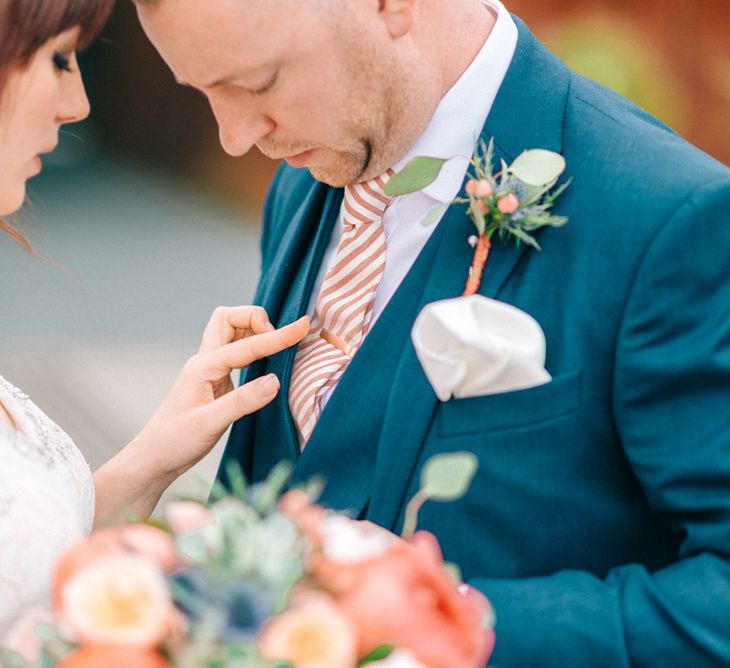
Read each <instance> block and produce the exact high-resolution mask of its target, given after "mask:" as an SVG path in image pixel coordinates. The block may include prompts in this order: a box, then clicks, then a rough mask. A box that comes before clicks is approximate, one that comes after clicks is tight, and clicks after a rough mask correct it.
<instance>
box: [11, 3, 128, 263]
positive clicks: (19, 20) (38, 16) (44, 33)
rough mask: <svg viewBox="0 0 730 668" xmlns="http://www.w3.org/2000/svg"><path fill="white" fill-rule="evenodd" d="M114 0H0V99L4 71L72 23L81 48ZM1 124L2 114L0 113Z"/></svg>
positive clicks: (15, 236)
mask: <svg viewBox="0 0 730 668" xmlns="http://www.w3.org/2000/svg"><path fill="white" fill-rule="evenodd" d="M113 5H114V0H0V102H1V101H2V97H3V90H4V88H5V81H6V79H7V75H8V72H10V71H12V70H14V69H16V68H20V69H22V68H23V67H24V66H26V65H27V64H28V63H29V62H30V61H31V59H32V58H33V55H34V54H35V52H36V51H37V50H38V49H39V48H40V47H41V46H43V45H44V44H45V43H46V42H47V41H48V40H49V39H51V38H52V37H55V36H56V35H58V34H60V33H62V32H64V31H66V30H70V29H71V28H74V27H76V26H79V27H80V28H81V33H80V37H79V43H78V48H79V49H83V48H84V47H86V46H87V45H88V44H89V42H91V40H92V39H93V38H94V37H95V36H96V34H97V33H98V32H99V31H100V30H101V28H102V27H103V26H104V23H106V20H107V18H108V17H109V14H110V12H111V10H112V7H113ZM0 124H2V116H0ZM0 232H4V233H5V234H7V235H8V236H10V237H11V238H12V239H13V240H14V241H16V242H17V243H19V244H20V245H21V246H23V247H24V248H25V249H26V250H31V246H30V242H29V241H28V240H27V239H26V238H25V237H24V236H23V235H22V234H21V233H20V232H18V231H17V230H16V229H15V228H14V227H12V226H11V225H9V224H8V223H6V222H4V221H3V220H0Z"/></svg>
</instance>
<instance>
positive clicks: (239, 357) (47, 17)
mask: <svg viewBox="0 0 730 668" xmlns="http://www.w3.org/2000/svg"><path fill="white" fill-rule="evenodd" d="M112 3H113V0H0V237H2V236H5V235H7V236H9V237H10V238H12V239H14V240H15V241H16V242H18V243H19V244H20V245H21V246H24V247H25V248H26V249H27V250H30V244H29V242H28V241H27V239H26V238H25V237H23V236H22V235H21V234H20V233H19V232H18V231H17V230H16V229H15V228H13V227H12V226H11V225H10V224H9V223H7V222H6V220H3V218H2V217H5V219H7V216H9V215H11V214H12V213H14V212H15V211H17V210H18V209H19V208H20V207H21V206H22V204H23V201H24V199H25V185H26V181H27V180H28V179H29V178H30V177H32V176H34V175H36V174H38V173H39V172H40V171H41V168H42V163H41V157H40V156H41V155H42V154H44V153H48V152H50V151H52V150H53V149H54V147H55V146H56V143H57V139H58V131H59V128H60V127H61V126H62V125H64V124H66V123H73V122H76V121H79V120H81V119H83V118H85V117H86V116H87V115H88V113H89V103H88V100H87V98H86V93H85V91H84V87H83V83H82V81H81V75H80V73H79V71H78V65H77V62H76V57H75V51H76V49H78V48H82V47H84V46H85V45H86V44H87V43H88V42H89V41H90V40H91V38H92V37H93V36H94V35H95V34H96V32H97V31H98V30H99V29H100V28H101V26H102V25H103V23H104V22H105V20H106V18H107V16H108V14H109V12H110V9H111V5H112ZM2 232H4V233H5V234H4V235H3V234H1V233H2ZM1 289H2V290H12V289H13V288H12V284H7V283H5V284H3V286H2V288H1ZM307 331H308V323H307V321H306V319H303V320H300V321H298V322H296V323H293V324H291V325H289V326H287V327H283V328H281V329H279V330H275V329H274V327H273V326H272V325H271V324H270V323H269V321H268V317H267V315H266V313H265V312H264V311H263V309H260V308H256V307H239V308H219V309H217V310H216V311H215V312H214V314H213V317H212V318H211V320H210V322H209V323H208V326H207V327H206V329H205V331H204V334H203V339H202V343H201V346H200V350H199V352H198V353H197V354H196V355H195V356H194V357H192V358H191V359H190V360H189V361H188V362H187V364H186V365H185V367H184V368H183V370H182V372H181V373H180V375H179V377H178V379H177V380H176V382H175V384H174V385H173V387H172V389H171V391H170V393H169V395H168V396H167V398H166V399H165V400H164V402H163V403H162V405H161V406H160V407H159V409H158V410H157V412H156V413H155V414H154V416H153V417H152V419H151V420H150V422H149V423H148V424H147V425H146V426H145V427H144V429H143V430H142V432H141V433H140V434H139V435H138V436H137V437H136V438H135V439H134V440H133V441H132V442H131V443H129V444H128V445H127V446H126V447H124V448H123V449H122V450H121V451H120V452H119V454H117V455H116V456H115V457H114V458H113V459H111V460H110V461H109V462H107V463H106V464H105V465H104V466H102V467H101V468H100V469H99V470H98V471H97V472H96V473H95V474H94V475H93V477H92V474H91V472H90V470H89V467H88V465H87V464H86V462H85V461H84V459H83V457H82V455H81V453H80V452H79V451H78V450H77V449H76V447H75V446H74V445H73V443H72V442H71V440H70V439H69V437H68V436H66V435H65V434H64V433H63V431H61V429H60V428H59V427H57V426H56V425H55V424H53V423H52V422H51V420H50V419H49V418H48V417H46V416H45V415H44V414H43V413H42V412H41V410H40V409H38V408H37V407H36V406H35V404H33V403H32V401H31V400H30V399H29V398H28V397H27V396H26V395H25V394H23V392H22V391H21V390H19V389H17V388H15V387H13V386H12V385H11V384H10V383H8V382H7V381H6V380H5V379H4V378H3V377H2V376H0V645H2V640H3V638H4V637H5V636H6V634H7V633H8V632H9V630H10V628H11V627H12V625H13V622H14V621H15V620H16V619H17V617H18V616H19V615H20V614H21V612H22V611H23V610H24V609H26V608H28V607H29V606H31V605H34V604H36V603H43V602H44V601H45V600H46V599H47V597H48V592H49V588H50V580H51V575H52V570H53V565H54V563H55V562H56V560H57V559H58V557H59V556H60V554H61V553H62V552H63V551H64V550H65V549H66V548H67V547H68V546H69V545H70V544H71V543H73V542H75V541H76V540H78V539H79V538H80V537H82V536H83V535H84V534H85V533H88V532H89V531H90V530H91V528H92V525H93V526H105V525H108V524H111V523H113V522H115V521H118V520H120V519H123V518H124V517H126V516H127V515H128V514H132V515H133V516H137V517H144V516H147V515H149V513H151V512H152V510H153V509H154V507H155V505H156V503H157V502H158V501H159V499H160V496H161V494H162V492H163V491H164V490H165V489H166V488H167V487H168V486H169V485H170V483H171V482H172V481H173V480H175V478H176V477H178V476H179V475H181V474H182V473H183V472H185V471H186V470H187V469H189V468H190V467H191V466H192V465H194V464H195V463H196V462H197V461H199V460H200V459H201V458H202V457H204V456H205V455H206V454H207V453H208V452H209V451H210V449H211V448H212V447H213V445H214V444H215V443H216V442H217V441H218V439H219V438H220V437H221V435H222V434H223V432H224V431H225V429H226V428H227V427H228V425H229V424H230V423H231V422H233V421H235V420H237V419H238V418H239V417H241V416H243V415H245V414H247V413H250V412H252V411H255V410H258V409H259V408H261V407H262V406H264V405H266V404H267V403H269V402H270V401H271V400H272V399H273V398H274V397H275V396H276V393H277V392H278V389H279V382H278V379H277V378H276V377H275V376H273V375H272V376H266V377H263V378H259V379H257V380H255V381H252V382H251V383H248V384H246V385H244V386H242V387H240V388H238V389H236V388H234V386H233V384H232V383H231V380H230V373H231V371H232V370H234V369H237V368H241V367H244V366H246V365H247V364H250V363H251V362H252V361H254V360H255V359H259V358H261V357H264V356H268V355H272V354H274V353H276V352H279V351H281V350H283V349H285V348H287V347H289V346H292V345H294V344H296V343H298V342H299V341H300V340H301V339H302V338H303V337H304V336H305V335H306V333H307Z"/></svg>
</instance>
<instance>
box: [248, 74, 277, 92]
mask: <svg viewBox="0 0 730 668" xmlns="http://www.w3.org/2000/svg"><path fill="white" fill-rule="evenodd" d="M278 80H279V72H278V71H277V72H276V74H274V76H273V77H271V79H270V80H269V82H268V83H267V84H266V85H265V86H262V87H261V88H257V89H256V90H252V91H251V93H252V94H253V95H263V94H264V93H268V92H269V91H270V90H271V89H272V88H273V87H274V86H275V85H276V82H277V81H278Z"/></svg>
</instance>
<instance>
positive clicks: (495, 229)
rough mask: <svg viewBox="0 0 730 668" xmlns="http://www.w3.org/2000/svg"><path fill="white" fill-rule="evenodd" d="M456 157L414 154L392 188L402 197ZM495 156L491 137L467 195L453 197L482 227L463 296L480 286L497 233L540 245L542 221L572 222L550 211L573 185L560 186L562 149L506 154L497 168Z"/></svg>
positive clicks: (436, 214) (440, 210) (476, 161)
mask: <svg viewBox="0 0 730 668" xmlns="http://www.w3.org/2000/svg"><path fill="white" fill-rule="evenodd" d="M454 157H458V156H454ZM450 159H451V158H430V157H418V158H414V159H413V160H411V161H410V162H409V163H408V164H407V165H406V166H405V167H404V168H403V169H402V170H401V171H400V172H398V173H397V174H395V175H394V176H393V178H392V179H391V180H390V181H389V182H388V185H387V186H386V189H385V191H386V193H387V194H388V195H391V196H393V197H397V196H398V195H406V194H408V193H411V192H416V191H418V190H421V189H423V188H425V187H426V186H427V185H429V184H430V183H433V181H435V180H436V178H437V177H438V175H439V172H440V171H441V168H442V167H443V166H444V164H446V162H448V160H450ZM493 159H494V140H490V142H489V145H487V144H486V143H485V142H483V141H480V142H479V144H478V145H477V150H476V151H475V153H474V156H473V158H472V159H471V161H470V165H471V172H470V174H469V177H470V178H469V180H468V181H467V182H466V187H465V191H466V197H457V198H456V199H454V201H453V202H452V203H453V204H468V205H469V209H468V210H467V213H468V215H469V217H470V218H471V220H472V222H473V223H474V225H475V226H476V229H477V232H478V234H477V235H475V236H472V237H471V238H470V239H469V243H470V244H471V245H472V246H473V247H474V257H473V260H472V265H471V268H470V269H469V276H468V279H467V282H466V287H465V288H464V293H463V296H468V295H473V294H475V293H476V292H477V291H478V290H479V286H480V285H481V281H482V275H483V273H484V267H485V266H486V263H487V259H488V258H489V251H490V249H491V246H492V238H493V237H494V236H495V234H496V236H497V238H498V239H499V240H500V241H507V240H508V239H509V238H510V237H512V238H514V239H515V241H516V242H517V243H518V244H519V243H525V244H528V245H529V246H532V247H533V248H535V249H537V250H540V246H539V244H538V243H537V241H536V240H535V238H534V237H533V236H532V234H531V233H532V232H535V231H536V230H538V229H540V228H541V227H547V226H550V227H560V226H562V225H565V224H566V223H567V222H568V219H567V218H565V217H564V216H555V215H553V214H551V213H550V209H551V208H552V207H553V205H554V204H555V201H556V200H557V199H558V197H559V196H560V195H561V194H562V193H563V192H564V191H565V189H566V188H567V187H568V186H569V185H570V182H569V181H568V182H566V183H564V184H563V185H561V186H559V187H558V188H555V186H556V184H557V182H558V179H559V178H560V176H561V175H562V174H563V172H564V171H565V167H566V164H565V158H563V156H562V155H560V154H559V153H555V152H553V151H547V150H545V149H532V150H529V151H525V152H524V153H522V154H521V155H519V156H518V157H517V159H516V160H515V161H514V162H513V163H512V164H511V165H508V164H507V163H506V162H505V161H504V160H502V162H501V168H500V170H499V171H498V172H496V173H495V172H494V167H493V161H494V160H493ZM448 206H450V205H446V206H438V207H435V208H434V209H432V210H431V211H430V212H429V214H428V215H427V216H426V218H425V219H424V221H423V224H424V225H430V224H433V223H435V222H437V221H438V220H439V219H440V218H441V216H442V215H443V214H444V213H445V211H446V209H447V208H448Z"/></svg>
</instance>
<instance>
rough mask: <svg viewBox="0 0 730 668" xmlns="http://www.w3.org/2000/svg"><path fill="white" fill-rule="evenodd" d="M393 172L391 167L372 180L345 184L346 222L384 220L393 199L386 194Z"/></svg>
mask: <svg viewBox="0 0 730 668" xmlns="http://www.w3.org/2000/svg"><path fill="white" fill-rule="evenodd" d="M393 173H394V172H393V170H392V169H389V170H388V171H387V172H385V174H381V175H380V176H378V177H376V178H374V179H371V180H370V181H365V182H364V183H353V184H350V185H349V186H345V215H344V217H345V222H347V223H349V224H350V225H359V224H367V223H375V222H377V221H379V220H382V218H383V214H384V213H385V210H386V209H387V208H388V205H389V204H390V203H391V201H392V200H393V198H392V197H390V196H389V195H386V194H385V186H386V185H387V183H388V181H390V179H391V177H392V176H393Z"/></svg>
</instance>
